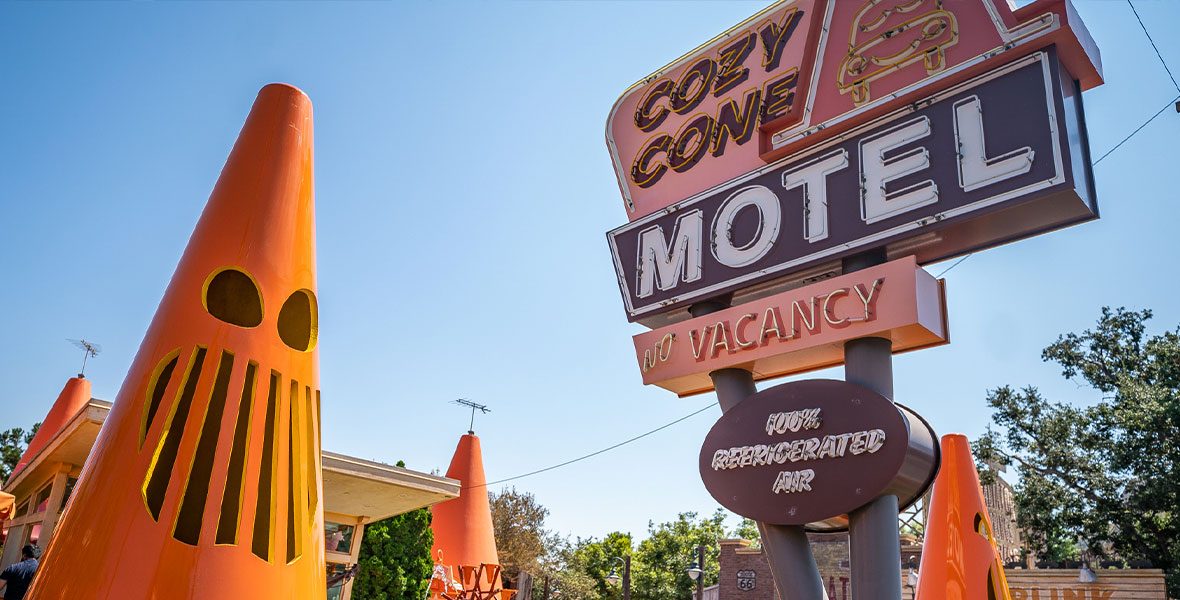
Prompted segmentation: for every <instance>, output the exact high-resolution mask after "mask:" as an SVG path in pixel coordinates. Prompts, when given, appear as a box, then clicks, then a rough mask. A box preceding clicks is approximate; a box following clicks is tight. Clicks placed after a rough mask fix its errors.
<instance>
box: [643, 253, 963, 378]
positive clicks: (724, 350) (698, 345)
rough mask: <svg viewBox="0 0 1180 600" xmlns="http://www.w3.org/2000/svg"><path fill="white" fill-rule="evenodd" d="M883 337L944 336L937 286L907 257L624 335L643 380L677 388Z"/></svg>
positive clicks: (937, 341) (897, 346)
mask: <svg viewBox="0 0 1180 600" xmlns="http://www.w3.org/2000/svg"><path fill="white" fill-rule="evenodd" d="M866 336H874V337H886V338H889V339H891V340H892V341H893V351H894V352H905V351H908V350H916V349H919V348H927V347H930V346H936V345H941V344H945V343H947V342H948V341H949V337H950V336H949V334H948V331H947V320H946V297H945V294H944V290H943V288H942V285H940V282H939V281H936V280H935V279H934V277H933V276H931V275H930V274H929V273H927V272H926V271H924V270H922V269H921V268H920V267H918V265H917V262H916V261H915V260H914V257H912V256H907V257H905V258H900V259H898V260H895V261H892V262H888V263H885V264H883V265H877V266H874V267H870V268H868V269H864V270H861V271H856V272H853V273H849V274H847V275H841V276H839V277H835V278H833V279H828V280H824V281H821V282H819V283H814V284H811V285H808V286H804V287H801V288H796V289H793V290H790V291H788V292H783V293H781V294H776V295H774V296H771V297H769V298H763V299H760V300H755V301H753V302H749V303H746V304H742V305H740V306H736V307H733V308H729V309H726V310H723V311H719V312H715V313H711V314H708V315H705V316H702V317H697V318H695V319H690V320H688V321H682V322H680V323H676V324H673V325H669V326H667V327H663V328H660V329H656V330H654V331H648V332H646V333H641V334H639V335H637V336H635V337H634V338H633V341H634V343H635V353H636V358H637V359H638V361H639V367H640V370H641V371H642V373H643V383H645V384H648V385H658V386H660V387H662V388H664V389H666V390H669V391H673V392H676V393H677V394H679V395H681V396H688V395H691V394H699V393H702V392H708V391H711V390H712V389H713V380H712V379H711V378H710V377H709V376H708V373H709V372H710V371H715V370H717V369H724V368H727V367H735V366H739V365H741V366H742V367H744V368H749V369H750V370H751V371H753V373H754V378H755V379H756V380H763V379H771V378H774V377H781V376H784V375H792V374H795V373H803V372H805V371H811V370H815V369H820V368H824V367H830V366H834V365H838V364H841V363H843V362H844V350H843V346H842V345H841V344H840V342H843V341H845V340H849V339H853V338H858V337H866Z"/></svg>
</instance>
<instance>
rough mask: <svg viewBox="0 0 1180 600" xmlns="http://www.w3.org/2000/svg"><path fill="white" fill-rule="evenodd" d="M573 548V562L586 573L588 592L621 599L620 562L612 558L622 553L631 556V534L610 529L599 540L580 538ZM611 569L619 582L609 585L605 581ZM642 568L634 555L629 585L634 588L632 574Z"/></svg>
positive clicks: (609, 599)
mask: <svg viewBox="0 0 1180 600" xmlns="http://www.w3.org/2000/svg"><path fill="white" fill-rule="evenodd" d="M579 542H580V543H579V544H578V545H577V547H576V548H575V549H574V553H575V554H576V559H575V562H576V564H577V565H578V566H579V568H580V569H581V572H582V573H584V574H585V575H586V579H585V580H586V581H587V582H588V583H589V584H590V590H589V591H590V592H591V593H592V595H593V598H597V599H599V600H621V599H622V597H623V586H622V577H623V565H621V564H620V563H618V562H616V561H615V560H614V559H615V557H618V558H623V557H626V556H633V549H632V545H631V534H629V533H622V532H618V531H614V532H611V533H608V534H606V537H605V538H603V539H602V541H594V539H593V538H591V539H589V540H586V541H584V542H583V541H582V540H579ZM612 568H613V569H615V570H616V571H617V572H616V575H618V577H619V578H620V581H619V583H615V584H612V583H610V582H608V581H607V580H606V578H607V577H608V576H609V575H610V572H611V569H612ZM641 570H643V565H642V564H640V563H639V561H637V560H636V559H635V558H632V560H631V577H632V588H633V589H634V587H635V584H634V578H635V574H636V573H637V572H639V571H641Z"/></svg>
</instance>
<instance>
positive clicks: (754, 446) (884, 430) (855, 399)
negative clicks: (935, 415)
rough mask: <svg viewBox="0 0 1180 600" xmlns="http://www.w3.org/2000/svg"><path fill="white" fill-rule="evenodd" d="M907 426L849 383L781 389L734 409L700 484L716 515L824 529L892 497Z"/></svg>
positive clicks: (710, 448)
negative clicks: (718, 509) (720, 510)
mask: <svg viewBox="0 0 1180 600" xmlns="http://www.w3.org/2000/svg"><path fill="white" fill-rule="evenodd" d="M909 423H910V420H909V419H908V418H907V417H906V416H905V415H903V414H902V412H901V411H900V410H898V407H897V406H896V405H894V404H893V403H892V402H890V401H889V399H888V398H886V397H885V396H882V395H881V394H878V393H877V392H874V391H872V390H870V389H868V388H866V387H863V386H860V385H856V384H854V383H848V382H846V381H836V380H830V379H811V380H806V381H797V382H793V383H786V384H783V385H779V386H775V387H772V388H770V389H767V390H763V391H761V392H758V393H756V394H754V395H752V396H750V397H749V398H746V399H745V400H742V401H741V402H740V403H738V404H737V406H735V407H733V408H732V409H730V410H729V411H728V412H726V413H725V414H724V415H722V416H721V418H720V419H719V420H718V421H717V423H716V424H714V425H713V428H712V429H711V430H709V434H708V435H707V436H705V444H704V446H703V447H702V448H701V456H700V470H701V479H702V480H703V481H704V482H705V487H706V488H707V489H708V490H709V493H710V494H712V495H713V498H715V499H716V500H717V502H720V503H721V505H722V506H724V507H726V508H728V509H729V510H732V511H733V512H735V513H737V514H739V515H742V516H744V517H749V518H751V519H754V520H755V521H761V522H763V523H774V524H779V525H806V524H809V523H816V522H820V521H825V520H829V519H831V518H832V517H837V516H839V515H844V514H847V513H848V512H851V511H853V510H855V509H857V508H859V507H861V506H863V505H865V504H866V503H868V502H869V501H870V500H872V499H874V498H876V497H877V496H879V495H881V493H882V492H884V491H886V489H887V488H890V484H891V482H893V481H894V479H895V477H896V476H897V475H898V474H899V472H901V471H902V467H903V464H904V463H905V462H906V457H907V453H911V450H910V445H911V440H910V425H909ZM925 433H926V432H922V435H919V438H924V437H926V436H925V435H924V434H925ZM930 434H933V432H930ZM915 441H919V440H915ZM934 461H935V462H934V465H937V456H934ZM905 500H906V499H903V502H904V501H905Z"/></svg>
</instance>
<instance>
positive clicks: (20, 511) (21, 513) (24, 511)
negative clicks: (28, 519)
mask: <svg viewBox="0 0 1180 600" xmlns="http://www.w3.org/2000/svg"><path fill="white" fill-rule="evenodd" d="M28 514H29V501H28V500H25V501H24V502H22V503H21V504H20V506H18V507H16V512H15V513H13V518H15V517H25V516H28Z"/></svg>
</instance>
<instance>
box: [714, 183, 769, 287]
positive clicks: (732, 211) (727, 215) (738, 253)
mask: <svg viewBox="0 0 1180 600" xmlns="http://www.w3.org/2000/svg"><path fill="white" fill-rule="evenodd" d="M747 206H752V207H754V208H755V209H757V210H758V229H757V231H755V232H754V238H753V239H751V240H750V241H749V242H747V243H746V244H745V245H743V246H741V247H738V246H737V245H736V244H735V242H734V239H733V225H734V219H736V218H737V215H738V213H739V212H741V210H742V209H743V208H745V207H747ZM782 216H783V215H782V207H780V206H779V203H778V196H775V195H774V192H772V191H770V189H769V188H766V187H764V186H761V185H755V186H751V187H748V188H745V189H742V190H740V191H738V192H737V193H735V194H733V195H732V196H730V197H729V198H727V199H726V200H725V202H724V203H722V205H721V208H720V209H719V210H718V211H717V216H716V217H714V218H713V239H712V242H713V243H712V247H713V256H714V257H716V258H717V261H718V262H720V263H721V264H723V265H726V266H729V267H741V266H745V265H748V264H751V263H753V262H754V261H756V260H758V259H760V258H762V257H763V256H766V253H767V252H770V249H771V248H773V247H774V242H775V240H777V239H778V232H779V227H780V226H781V225H782Z"/></svg>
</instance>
